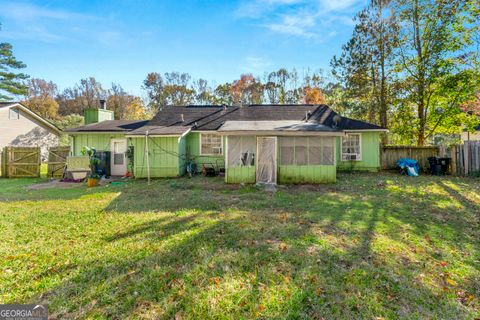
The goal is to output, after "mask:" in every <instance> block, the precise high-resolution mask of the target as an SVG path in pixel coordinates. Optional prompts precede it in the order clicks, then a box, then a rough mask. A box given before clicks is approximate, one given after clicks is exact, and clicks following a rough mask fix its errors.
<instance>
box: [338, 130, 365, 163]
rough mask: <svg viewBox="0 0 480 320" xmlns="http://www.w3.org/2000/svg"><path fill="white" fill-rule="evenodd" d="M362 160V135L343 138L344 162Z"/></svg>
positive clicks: (350, 135)
mask: <svg viewBox="0 0 480 320" xmlns="http://www.w3.org/2000/svg"><path fill="white" fill-rule="evenodd" d="M360 160H362V146H361V138H360V134H359V133H357V134H349V135H347V136H346V137H342V161H360Z"/></svg>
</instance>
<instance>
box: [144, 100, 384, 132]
mask: <svg viewBox="0 0 480 320" xmlns="http://www.w3.org/2000/svg"><path fill="white" fill-rule="evenodd" d="M182 114H183V120H184V121H183V122H182V121H181V120H182V116H181V115H182ZM336 115H337V113H336V112H335V111H333V110H332V109H331V108H330V107H328V106H327V105H313V104H303V105H249V106H243V107H236V106H233V107H222V106H200V107H199V106H182V107H165V108H163V109H162V110H161V111H159V112H158V113H157V115H156V116H155V117H154V118H153V119H152V120H151V121H150V122H149V125H161V126H172V125H175V126H192V127H193V129H194V130H218V129H219V128H220V127H221V126H222V125H223V124H224V123H225V122H226V121H281V120H286V121H287V120H292V121H303V120H305V118H306V117H307V116H308V120H309V122H313V123H317V124H321V125H325V126H328V127H332V128H333V127H335V123H334V117H335V116H336ZM336 129H338V130H378V129H384V128H382V127H380V126H377V125H374V124H370V123H367V122H364V121H359V120H353V119H349V118H345V117H342V118H341V121H340V122H339V123H338V124H337V126H336Z"/></svg>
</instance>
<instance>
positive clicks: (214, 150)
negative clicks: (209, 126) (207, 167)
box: [200, 133, 223, 156]
mask: <svg viewBox="0 0 480 320" xmlns="http://www.w3.org/2000/svg"><path fill="white" fill-rule="evenodd" d="M200 154H201V155H207V156H218V155H222V154H223V142H222V136H220V135H218V134H203V133H202V134H201V135H200Z"/></svg>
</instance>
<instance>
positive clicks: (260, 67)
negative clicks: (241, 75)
mask: <svg viewBox="0 0 480 320" xmlns="http://www.w3.org/2000/svg"><path fill="white" fill-rule="evenodd" d="M245 62H246V63H245V67H244V69H245V70H246V71H248V72H252V73H259V72H262V71H265V70H266V69H268V67H270V66H271V64H272V62H271V61H270V60H269V59H267V58H261V57H255V56H250V57H247V58H246V59H245Z"/></svg>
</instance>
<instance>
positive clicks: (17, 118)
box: [8, 108, 20, 120]
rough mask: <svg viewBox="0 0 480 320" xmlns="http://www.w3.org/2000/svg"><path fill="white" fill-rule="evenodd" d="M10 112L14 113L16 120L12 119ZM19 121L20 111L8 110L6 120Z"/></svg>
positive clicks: (15, 109)
mask: <svg viewBox="0 0 480 320" xmlns="http://www.w3.org/2000/svg"><path fill="white" fill-rule="evenodd" d="M12 112H14V113H15V114H16V115H17V116H16V118H12ZM19 119H20V110H18V109H17V108H10V109H9V110H8V120H19Z"/></svg>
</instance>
